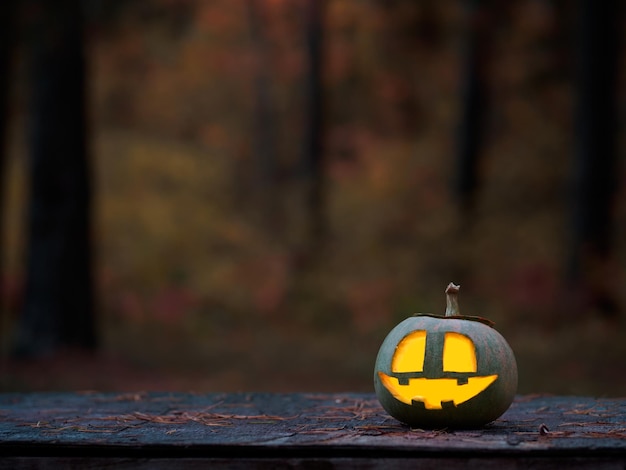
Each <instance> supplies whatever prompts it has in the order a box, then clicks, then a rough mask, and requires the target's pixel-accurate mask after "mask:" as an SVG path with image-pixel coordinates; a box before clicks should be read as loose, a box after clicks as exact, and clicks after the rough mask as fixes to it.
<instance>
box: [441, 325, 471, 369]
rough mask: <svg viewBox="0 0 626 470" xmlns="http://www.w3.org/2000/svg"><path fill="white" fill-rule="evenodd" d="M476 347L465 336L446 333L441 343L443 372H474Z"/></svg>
mask: <svg viewBox="0 0 626 470" xmlns="http://www.w3.org/2000/svg"><path fill="white" fill-rule="evenodd" d="M477 370H478V369H477V368H476V349H475V348H474V343H472V340H471V339H469V338H468V337H467V336H465V335H462V334H460V333H452V332H449V333H446V336H445V340H444V343H443V371H444V372H476V371H477Z"/></svg>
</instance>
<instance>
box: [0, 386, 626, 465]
mask: <svg viewBox="0 0 626 470" xmlns="http://www.w3.org/2000/svg"><path fill="white" fill-rule="evenodd" d="M183 464H184V465H183ZM208 465H210V466H211V468H216V467H217V468H219V467H220V466H223V467H225V466H228V468H246V469H247V468H344V467H354V466H359V467H367V468H381V469H403V468H426V469H430V468H433V469H434V468H438V469H442V468H443V469H448V468H477V469H478V468H480V469H501V468H509V467H515V468H529V467H532V468H538V469H561V468H567V469H568V470H575V469H581V468H593V469H616V470H617V469H619V470H624V469H625V468H626V399H592V398H586V397H558V396H543V395H529V396H520V397H517V399H516V401H515V402H514V403H513V405H512V406H511V408H510V409H509V410H508V411H507V412H506V413H505V414H504V415H503V416H502V417H501V418H500V419H498V420H497V421H495V422H494V423H492V424H490V425H488V426H486V427H484V428H482V429H478V430H468V431H448V430H445V429H444V430H422V429H411V428H408V427H406V426H404V425H402V424H399V423H398V422H397V421H395V420H394V419H393V418H391V417H389V416H388V415H387V414H386V413H385V412H384V411H383V410H382V408H381V407H380V405H379V404H378V402H377V400H376V397H375V396H374V395H372V394H332V395H322V394H267V393H228V394H192V393H126V394H103V393H92V392H88V393H34V394H0V469H9V468H10V469H20V468H64V467H65V468H67V467H72V468H83V467H87V466H89V468H101V467H107V468H113V467H114V468H150V469H153V468H156V469H160V468H168V469H169V468H173V467H180V466H184V467H185V468H206V467H207V466H208Z"/></svg>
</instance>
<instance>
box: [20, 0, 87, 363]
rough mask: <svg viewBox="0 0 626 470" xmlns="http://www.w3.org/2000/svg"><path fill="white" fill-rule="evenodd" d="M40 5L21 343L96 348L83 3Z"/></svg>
mask: <svg viewBox="0 0 626 470" xmlns="http://www.w3.org/2000/svg"><path fill="white" fill-rule="evenodd" d="M36 5H37V9H36V10H35V11H36V12H37V15H38V16H37V18H36V20H35V23H36V24H34V25H33V26H34V28H33V31H34V38H33V40H34V44H33V48H32V54H33V57H32V76H31V79H32V89H33V95H32V98H31V109H30V119H31V121H30V123H29V126H30V127H29V143H30V145H31V150H30V156H31V160H30V183H31V199H30V206H29V214H28V237H29V238H28V246H27V268H26V269H27V274H26V276H27V278H26V292H25V303H24V308H23V312H22V316H21V318H20V323H19V327H18V337H17V342H16V345H15V352H16V353H17V354H19V355H31V356H32V355H42V354H47V353H51V352H54V351H56V350H58V349H59V348H64V347H81V348H87V349H93V348H95V346H96V331H95V319H94V307H93V285H92V258H91V255H92V253H91V237H90V208H91V179H90V168H89V156H88V151H87V131H88V130H87V123H86V96H85V95H86V67H85V50H84V38H83V18H82V11H81V2H80V0H62V1H55V2H48V1H44V0H41V1H39V2H37V3H36Z"/></svg>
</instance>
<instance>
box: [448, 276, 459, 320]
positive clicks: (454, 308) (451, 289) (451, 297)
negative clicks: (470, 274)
mask: <svg viewBox="0 0 626 470" xmlns="http://www.w3.org/2000/svg"><path fill="white" fill-rule="evenodd" d="M460 287H461V286H458V285H456V284H454V283H453V282H451V283H450V284H448V287H446V314H445V316H446V317H455V316H460V315H461V310H460V309H459V289H460Z"/></svg>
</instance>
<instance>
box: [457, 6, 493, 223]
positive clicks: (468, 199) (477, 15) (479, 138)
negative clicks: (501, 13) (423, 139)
mask: <svg viewBox="0 0 626 470" xmlns="http://www.w3.org/2000/svg"><path fill="white" fill-rule="evenodd" d="M465 9H466V28H467V33H466V39H465V44H464V50H463V56H462V61H463V66H462V83H461V86H462V89H461V116H460V123H459V133H458V143H457V145H458V147H457V162H456V166H455V169H456V174H455V181H454V191H455V196H456V200H457V205H458V207H459V210H460V211H461V212H462V213H463V214H464V215H466V216H467V217H464V218H470V217H469V215H468V212H471V210H472V209H473V206H474V202H475V193H476V189H477V187H478V184H479V178H478V166H479V159H480V154H481V152H482V151H483V150H484V149H483V142H484V122H485V109H486V108H487V92H486V83H485V70H484V69H485V63H486V60H487V55H488V51H487V50H486V48H487V47H488V41H487V40H486V34H487V32H486V27H487V26H488V25H487V23H486V17H487V16H486V11H485V6H484V5H483V2H482V1H481V0H465Z"/></svg>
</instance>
